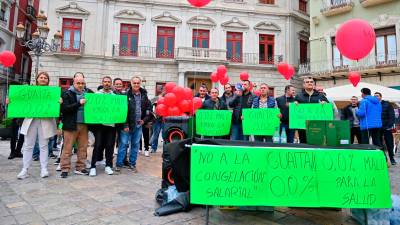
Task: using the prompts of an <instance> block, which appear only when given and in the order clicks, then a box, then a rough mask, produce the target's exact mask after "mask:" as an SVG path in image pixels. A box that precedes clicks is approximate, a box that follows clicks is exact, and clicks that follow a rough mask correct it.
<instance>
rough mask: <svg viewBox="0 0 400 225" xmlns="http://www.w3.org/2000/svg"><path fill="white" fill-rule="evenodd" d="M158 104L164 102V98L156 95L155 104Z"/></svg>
mask: <svg viewBox="0 0 400 225" xmlns="http://www.w3.org/2000/svg"><path fill="white" fill-rule="evenodd" d="M159 104H165V98H164V97H162V96H160V97H158V99H157V105H159Z"/></svg>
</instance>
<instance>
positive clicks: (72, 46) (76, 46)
mask: <svg viewBox="0 0 400 225" xmlns="http://www.w3.org/2000/svg"><path fill="white" fill-rule="evenodd" d="M58 52H62V53H69V54H83V53H84V52H85V43H84V42H83V41H70V40H64V41H62V43H61V47H60V48H59V51H58Z"/></svg>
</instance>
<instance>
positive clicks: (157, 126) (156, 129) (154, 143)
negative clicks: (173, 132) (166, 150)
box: [150, 120, 164, 152]
mask: <svg viewBox="0 0 400 225" xmlns="http://www.w3.org/2000/svg"><path fill="white" fill-rule="evenodd" d="M152 129H153V130H152V135H151V138H150V146H151V149H152V150H153V151H154V152H156V151H157V147H158V137H159V136H160V132H161V131H162V130H163V129H164V123H163V122H162V121H161V120H156V122H155V123H154V124H153V126H152Z"/></svg>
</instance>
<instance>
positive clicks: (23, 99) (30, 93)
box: [7, 85, 61, 118]
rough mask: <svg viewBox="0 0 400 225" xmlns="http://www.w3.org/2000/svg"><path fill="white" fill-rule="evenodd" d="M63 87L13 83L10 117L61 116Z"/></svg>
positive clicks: (10, 94)
mask: <svg viewBox="0 0 400 225" xmlns="http://www.w3.org/2000/svg"><path fill="white" fill-rule="evenodd" d="M60 95H61V88H60V87H53V86H33V85H32V86H30V85H11V86H10V92H9V96H8V98H9V100H10V103H9V104H8V107H7V117H8V118H51V117H59V116H60Z"/></svg>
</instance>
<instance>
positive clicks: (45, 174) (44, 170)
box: [40, 169, 49, 178]
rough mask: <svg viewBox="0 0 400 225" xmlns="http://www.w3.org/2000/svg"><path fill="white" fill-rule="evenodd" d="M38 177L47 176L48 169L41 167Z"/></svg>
mask: <svg viewBox="0 0 400 225" xmlns="http://www.w3.org/2000/svg"><path fill="white" fill-rule="evenodd" d="M40 177H41V178H46V177H49V171H47V169H42V171H41V172H40Z"/></svg>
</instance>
